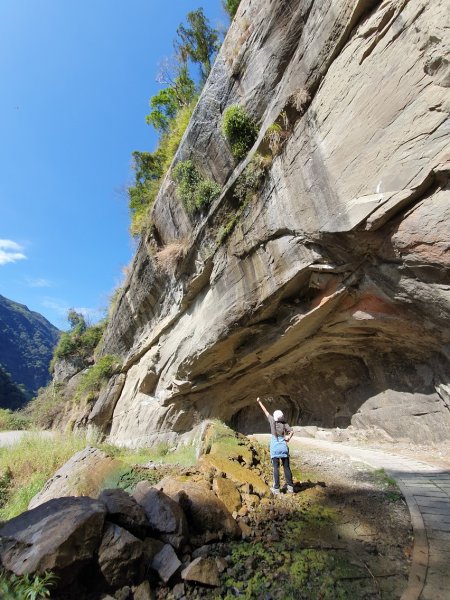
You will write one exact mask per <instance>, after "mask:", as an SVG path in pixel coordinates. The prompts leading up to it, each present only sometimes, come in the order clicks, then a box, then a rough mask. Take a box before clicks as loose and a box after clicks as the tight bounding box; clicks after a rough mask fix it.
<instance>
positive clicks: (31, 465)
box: [0, 433, 86, 520]
mask: <svg viewBox="0 0 450 600" xmlns="http://www.w3.org/2000/svg"><path fill="white" fill-rule="evenodd" d="M85 446H86V438H85V436H84V435H75V434H71V435H68V434H64V435H62V434H61V435H55V437H52V438H51V439H48V438H47V437H42V436H39V435H38V434H33V433H29V434H26V435H24V437H23V438H22V439H21V440H20V441H19V442H18V443H17V444H14V445H13V446H10V447H8V448H0V473H3V474H4V475H3V477H4V476H5V473H8V472H9V473H10V475H9V481H8V483H7V485H4V486H3V491H2V494H1V497H2V506H1V507H0V519H1V520H7V519H11V518H12V517H15V516H17V515H18V514H20V513H21V512H23V511H24V510H26V509H27V507H28V503H29V502H30V500H31V498H33V496H35V495H36V494H37V493H38V492H39V491H40V490H41V489H42V487H43V485H44V483H45V482H46V481H47V479H49V478H50V477H51V476H52V475H53V474H54V473H55V471H56V470H57V469H59V468H60V467H61V466H62V465H63V464H64V463H65V462H66V461H67V460H68V459H69V458H70V457H71V456H73V454H75V452H78V451H79V450H81V449H82V448H84V447H85Z"/></svg>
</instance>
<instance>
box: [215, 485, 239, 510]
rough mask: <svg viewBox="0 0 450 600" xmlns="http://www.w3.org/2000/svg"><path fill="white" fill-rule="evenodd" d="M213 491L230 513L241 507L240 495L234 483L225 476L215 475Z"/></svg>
mask: <svg viewBox="0 0 450 600" xmlns="http://www.w3.org/2000/svg"><path fill="white" fill-rule="evenodd" d="M213 491H214V493H215V494H216V496H217V497H218V498H219V500H221V501H222V502H223V503H224V504H225V506H226V507H227V509H228V510H229V511H230V513H233V512H234V511H237V510H239V509H240V508H241V507H242V501H241V495H240V493H239V491H238V489H237V487H236V484H235V483H233V481H231V479H228V478H226V477H216V478H215V479H214V481H213Z"/></svg>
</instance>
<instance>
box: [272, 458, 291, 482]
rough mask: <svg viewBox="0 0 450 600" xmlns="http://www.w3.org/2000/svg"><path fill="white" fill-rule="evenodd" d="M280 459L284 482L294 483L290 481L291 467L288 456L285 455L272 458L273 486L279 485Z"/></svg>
mask: <svg viewBox="0 0 450 600" xmlns="http://www.w3.org/2000/svg"><path fill="white" fill-rule="evenodd" d="M280 460H281V462H282V463H283V470H284V478H285V480H286V484H287V485H292V486H293V485H294V484H293V483H292V473H291V467H290V465H289V456H286V458H272V466H273V487H274V488H279V487H280Z"/></svg>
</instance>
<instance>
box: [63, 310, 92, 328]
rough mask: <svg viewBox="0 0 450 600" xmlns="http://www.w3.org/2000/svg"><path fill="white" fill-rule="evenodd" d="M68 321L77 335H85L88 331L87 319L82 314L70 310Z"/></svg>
mask: <svg viewBox="0 0 450 600" xmlns="http://www.w3.org/2000/svg"><path fill="white" fill-rule="evenodd" d="M67 320H68V321H69V325H70V329H71V330H72V331H75V330H76V332H77V333H83V332H84V331H86V329H87V323H86V319H85V318H84V316H83V314H82V313H79V312H77V311H76V310H74V309H73V308H70V309H69V310H68V312H67Z"/></svg>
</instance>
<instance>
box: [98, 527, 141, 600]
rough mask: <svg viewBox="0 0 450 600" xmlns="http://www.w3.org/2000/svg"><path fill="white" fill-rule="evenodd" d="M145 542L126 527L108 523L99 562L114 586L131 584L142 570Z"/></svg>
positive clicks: (106, 578) (106, 579)
mask: <svg viewBox="0 0 450 600" xmlns="http://www.w3.org/2000/svg"><path fill="white" fill-rule="evenodd" d="M143 548H144V547H143V543H142V541H141V540H139V539H138V538H136V537H135V536H134V535H132V534H131V533H130V532H129V531H127V530H126V529H123V528H122V527H119V526H118V525H114V523H107V525H106V527H105V532H104V534H103V539H102V542H101V544H100V548H99V550H98V564H99V566H100V570H101V572H102V575H103V577H104V578H105V581H106V582H107V583H108V585H109V586H111V587H112V588H118V587H121V586H124V585H130V584H131V583H134V582H135V581H136V580H137V579H139V577H140V575H141V571H142V567H143V564H142V560H141V559H142V556H143Z"/></svg>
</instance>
